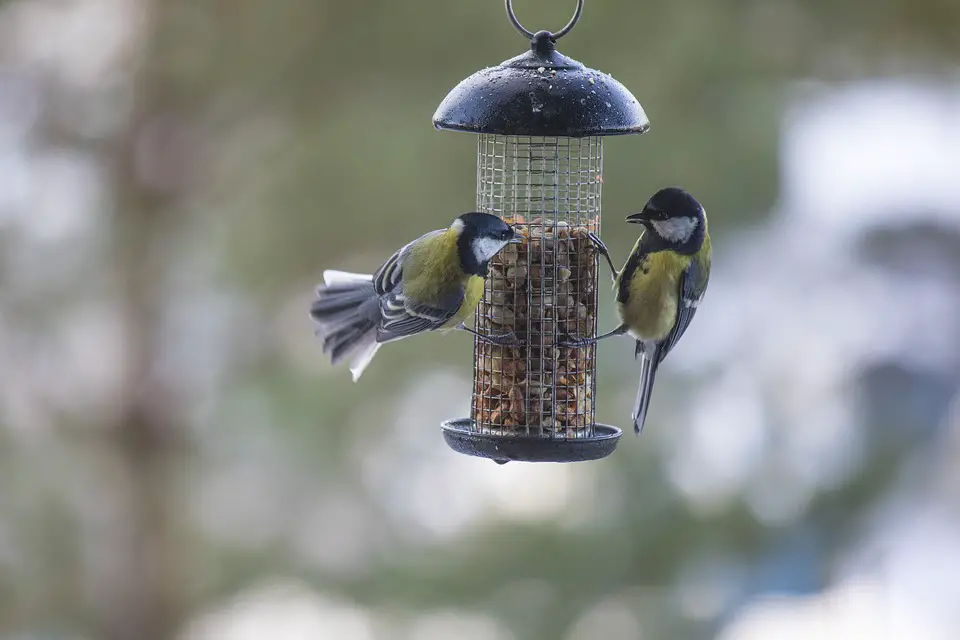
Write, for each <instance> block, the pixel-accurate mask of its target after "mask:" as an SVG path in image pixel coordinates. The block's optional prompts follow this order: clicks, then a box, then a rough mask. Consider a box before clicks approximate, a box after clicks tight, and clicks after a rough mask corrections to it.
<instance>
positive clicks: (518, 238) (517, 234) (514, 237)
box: [507, 227, 523, 244]
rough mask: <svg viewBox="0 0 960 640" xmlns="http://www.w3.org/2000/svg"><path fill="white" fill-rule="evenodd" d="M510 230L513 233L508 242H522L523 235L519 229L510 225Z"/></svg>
mask: <svg viewBox="0 0 960 640" xmlns="http://www.w3.org/2000/svg"><path fill="white" fill-rule="evenodd" d="M510 231H511V232H513V235H512V236H510V240H508V241H507V242H509V243H510V244H520V243H521V242H523V236H522V235H520V232H519V231H517V230H516V229H514V228H513V227H510Z"/></svg>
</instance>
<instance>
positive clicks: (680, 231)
mask: <svg viewBox="0 0 960 640" xmlns="http://www.w3.org/2000/svg"><path fill="white" fill-rule="evenodd" d="M697 224H699V221H698V220H697V219H696V218H689V217H684V218H670V219H669V220H657V221H656V222H654V223H653V228H654V229H656V230H657V233H658V234H660V237H661V238H663V239H664V240H668V241H670V242H686V241H687V240H689V239H690V236H691V235H693V231H694V229H696V228H697Z"/></svg>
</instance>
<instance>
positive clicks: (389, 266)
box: [373, 229, 445, 296]
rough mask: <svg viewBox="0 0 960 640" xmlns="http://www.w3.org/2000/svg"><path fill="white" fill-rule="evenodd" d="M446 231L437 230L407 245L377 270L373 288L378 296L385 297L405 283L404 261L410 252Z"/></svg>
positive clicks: (374, 275)
mask: <svg viewBox="0 0 960 640" xmlns="http://www.w3.org/2000/svg"><path fill="white" fill-rule="evenodd" d="M444 231H445V229H437V230H435V231H431V232H429V233H425V234H423V235H422V236H420V237H419V238H417V239H416V240H414V241H413V242H409V243H407V244H405V245H404V246H403V247H401V248H400V249H398V250H397V251H396V253H394V254H393V255H392V256H390V257H389V258H387V260H386V262H384V263H383V264H382V265H380V268H379V269H377V272H376V273H374V274H373V286H374V289H376V291H377V295H379V296H384V295H386V294H388V293H390V292H392V291H394V290H395V289H397V287H399V286H400V284H401V282H402V281H403V261H404V259H406V257H407V256H408V255H410V250H411V249H412V248H413V247H414V246H415V245H416V244H417V243H419V242H421V241H423V240H425V239H426V238H429V237H431V236H435V235H437V234H440V233H443V232H444Z"/></svg>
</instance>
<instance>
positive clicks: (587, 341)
mask: <svg viewBox="0 0 960 640" xmlns="http://www.w3.org/2000/svg"><path fill="white" fill-rule="evenodd" d="M627 331H628V329H627V326H626V325H620V326H619V327H617V328H616V329H614V330H613V331H608V332H606V333H604V334H603V335H599V336H597V337H596V338H580V339H579V340H570V341H564V342H560V343H559V344H560V346H561V347H572V348H580V347H588V346H590V345H591V344H595V343H597V342H599V341H600V340H604V339H606V338H612V337H613V336H622V335H623V334H625V333H626V332H627Z"/></svg>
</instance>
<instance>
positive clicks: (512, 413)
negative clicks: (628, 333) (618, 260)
mask: <svg viewBox="0 0 960 640" xmlns="http://www.w3.org/2000/svg"><path fill="white" fill-rule="evenodd" d="M507 221H508V222H510V223H512V224H514V225H515V227H516V228H517V229H518V231H520V233H521V234H522V235H523V238H524V241H523V243H522V244H517V245H511V246H508V247H507V248H506V249H504V250H503V251H502V252H501V253H500V254H499V255H498V256H497V257H496V258H495V259H494V260H493V261H492V262H491V264H490V274H489V276H488V278H487V282H486V290H485V292H484V298H483V301H482V302H481V304H480V308H479V309H478V311H477V329H478V330H479V331H481V332H484V333H503V332H505V331H512V332H514V333H515V334H516V336H517V338H518V339H519V340H520V342H521V343H522V346H519V347H501V346H497V345H492V344H490V343H486V342H482V341H478V342H477V343H476V346H475V361H476V372H475V376H474V401H473V410H472V416H471V417H472V418H473V420H474V421H475V422H476V424H477V426H478V428H480V429H481V430H483V431H485V432H491V433H516V432H518V431H521V432H525V433H532V434H537V435H551V434H555V435H557V436H561V437H567V438H575V437H583V436H585V435H587V433H588V431H589V427H591V426H592V425H593V422H594V408H593V398H594V390H595V389H594V384H595V375H594V371H595V366H594V357H595V349H594V348H592V347H589V348H581V349H575V348H567V347H561V346H559V345H558V343H559V342H561V341H563V340H564V339H565V338H566V339H569V338H570V337H575V336H583V335H593V333H594V331H595V329H596V317H597V296H596V281H597V273H596V269H597V262H596V253H595V251H594V248H593V244H592V243H591V241H590V239H589V238H588V236H587V234H588V233H590V232H595V231H596V225H595V224H592V225H571V224H569V223H567V222H563V221H560V222H553V221H544V220H543V219H542V218H534V219H533V220H531V221H530V222H529V223H528V222H525V221H524V219H523V218H522V217H519V216H518V217H517V218H515V219H514V218H509V217H508V218H507Z"/></svg>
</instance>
